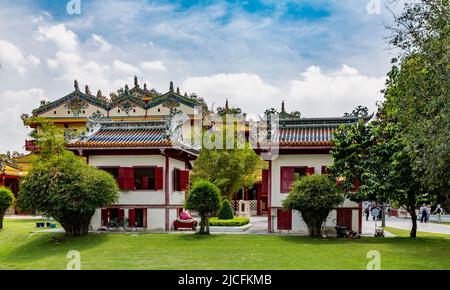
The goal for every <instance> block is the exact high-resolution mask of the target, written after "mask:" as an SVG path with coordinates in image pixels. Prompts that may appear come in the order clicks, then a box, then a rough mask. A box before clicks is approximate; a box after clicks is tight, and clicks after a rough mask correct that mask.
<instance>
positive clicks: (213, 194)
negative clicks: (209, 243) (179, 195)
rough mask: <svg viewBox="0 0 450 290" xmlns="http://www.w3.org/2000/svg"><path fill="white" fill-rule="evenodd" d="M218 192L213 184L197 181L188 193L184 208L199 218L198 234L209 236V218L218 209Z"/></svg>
mask: <svg viewBox="0 0 450 290" xmlns="http://www.w3.org/2000/svg"><path fill="white" fill-rule="evenodd" d="M220 201H221V196H220V190H219V188H217V186H215V185H214V184H213V183H211V182H209V181H206V180H197V181H196V182H195V183H194V184H193V186H192V188H191V190H190V191H189V195H188V198H187V200H186V205H185V206H186V208H187V209H192V210H195V211H197V212H198V213H199V215H200V217H201V221H200V233H202V234H209V217H210V216H212V215H213V214H214V213H216V212H217V211H218V210H219V208H220Z"/></svg>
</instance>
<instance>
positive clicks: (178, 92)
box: [177, 87, 180, 95]
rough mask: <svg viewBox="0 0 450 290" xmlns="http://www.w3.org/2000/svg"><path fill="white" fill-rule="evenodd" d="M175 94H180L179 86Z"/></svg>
mask: <svg viewBox="0 0 450 290" xmlns="http://www.w3.org/2000/svg"><path fill="white" fill-rule="evenodd" d="M177 94H178V95H179V94H180V88H179V87H177Z"/></svg>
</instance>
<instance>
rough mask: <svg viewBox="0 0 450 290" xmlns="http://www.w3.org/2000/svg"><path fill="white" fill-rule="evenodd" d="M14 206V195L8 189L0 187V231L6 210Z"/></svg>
mask: <svg viewBox="0 0 450 290" xmlns="http://www.w3.org/2000/svg"><path fill="white" fill-rule="evenodd" d="M13 204H14V194H13V193H12V192H11V190H9V188H6V187H3V186H1V187H0V229H2V228H3V217H4V216H5V213H6V210H7V209H8V208H9V207H10V206H12V205H13Z"/></svg>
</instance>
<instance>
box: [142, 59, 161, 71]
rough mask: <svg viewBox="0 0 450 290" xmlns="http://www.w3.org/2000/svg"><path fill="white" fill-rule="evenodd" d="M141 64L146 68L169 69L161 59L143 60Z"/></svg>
mask: <svg viewBox="0 0 450 290" xmlns="http://www.w3.org/2000/svg"><path fill="white" fill-rule="evenodd" d="M140 66H141V68H142V69H144V70H157V71H166V70H167V68H166V66H165V65H164V63H163V62H162V61H159V60H155V61H146V62H142V63H141V65H140Z"/></svg>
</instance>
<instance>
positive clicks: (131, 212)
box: [128, 208, 136, 227]
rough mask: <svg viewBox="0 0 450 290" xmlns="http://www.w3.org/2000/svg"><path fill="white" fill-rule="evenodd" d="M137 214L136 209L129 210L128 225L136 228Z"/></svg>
mask: <svg viewBox="0 0 450 290" xmlns="http://www.w3.org/2000/svg"><path fill="white" fill-rule="evenodd" d="M135 220H136V214H135V212H134V208H130V209H129V210H128V224H129V225H130V226H132V227H134V226H135Z"/></svg>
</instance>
